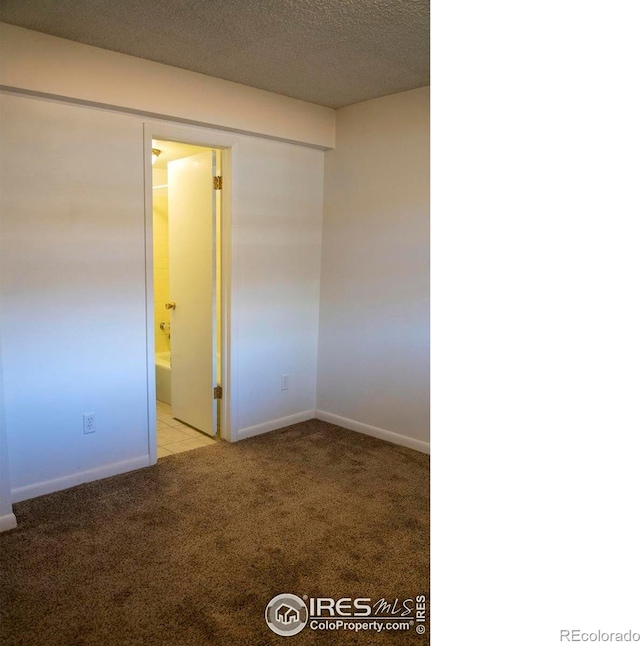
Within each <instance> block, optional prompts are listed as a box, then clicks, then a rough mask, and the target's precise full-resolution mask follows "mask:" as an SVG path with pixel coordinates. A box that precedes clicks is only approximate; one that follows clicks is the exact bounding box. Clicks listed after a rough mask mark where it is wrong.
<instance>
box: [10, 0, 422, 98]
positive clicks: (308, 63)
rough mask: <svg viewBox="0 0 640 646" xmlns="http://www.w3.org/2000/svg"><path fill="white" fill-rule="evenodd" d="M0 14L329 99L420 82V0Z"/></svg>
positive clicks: (264, 0) (13, 5) (200, 2)
mask: <svg viewBox="0 0 640 646" xmlns="http://www.w3.org/2000/svg"><path fill="white" fill-rule="evenodd" d="M0 20H2V21H3V22H6V23H9V24H12V25H18V26H20V27H26V28H27V29H33V30H35V31H41V32H45V33H47V34H52V35H54V36H60V37H61V38H67V39H70V40H75V41H78V42H81V43H86V44H88V45H94V46H96V47H102V48H104V49H111V50H114V51H117V52H122V53H125V54H131V55H132V56H138V57H140V58H146V59H149V60H152V61H157V62H159V63H165V64H167V65H173V66H175V67H181V68H183V69H187V70H192V71H195V72H201V73H203V74H208V75H210V76H215V77H217V78H222V79H227V80H229V81H236V82H237V83H243V84H245V85H251V86H253V87H257V88H261V89H263V90H269V91H270V92H277V93H278V94H284V95H286V96H290V97H294V98H296V99H302V100H303V101H310V102H311V103H317V104H320V105H325V106H329V107H332V108H338V107H342V106H345V105H350V104H352V103H357V102H359V101H365V100H367V99H372V98H375V97H379V96H384V95H387V94H393V93H395V92H402V91H404V90H410V89H413V88H416V87H422V86H425V85H429V0H1V5H0Z"/></svg>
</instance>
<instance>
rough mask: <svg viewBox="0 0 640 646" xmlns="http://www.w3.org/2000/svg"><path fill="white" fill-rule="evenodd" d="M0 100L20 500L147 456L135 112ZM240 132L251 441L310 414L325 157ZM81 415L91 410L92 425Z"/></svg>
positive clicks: (9, 384) (238, 199)
mask: <svg viewBox="0 0 640 646" xmlns="http://www.w3.org/2000/svg"><path fill="white" fill-rule="evenodd" d="M0 103H1V105H2V124H3V138H2V142H1V146H2V149H1V153H2V154H1V173H2V203H1V205H0V206H1V211H0V212H1V216H2V222H1V226H2V285H1V287H2V291H1V300H2V302H1V304H2V308H3V312H4V321H3V329H2V335H3V336H2V344H3V349H4V350H5V353H4V381H5V402H6V415H7V436H8V444H9V454H10V457H11V471H10V473H11V487H12V490H13V496H14V500H21V499H25V498H28V497H32V496H34V495H39V494H42V493H46V492H48V491H54V490H56V489H60V488H64V487H66V486H70V485H73V484H76V483H78V482H82V481H86V480H90V479H95V478H97V477H102V476H104V475H110V474H112V473H116V472H122V471H126V470H128V469H131V468H137V467H140V466H145V465H146V464H148V463H149V451H148V444H147V401H146V388H147V381H146V377H147V372H146V370H147V357H146V350H147V340H146V331H147V327H146V320H145V303H146V301H145V256H144V253H145V231H144V180H143V166H144V161H145V160H144V147H143V126H144V120H143V119H142V118H141V117H137V116H132V115H127V114H118V113H114V112H110V111H106V110H101V109H96V108H91V107H84V106H78V105H72V104H66V103H61V102H54V101H49V100H44V99H40V98H31V97H23V96H15V95H11V94H4V95H2V97H1V101H0ZM226 136H227V137H228V135H226ZM237 141H238V143H237V145H236V146H234V148H233V155H234V160H235V161H234V173H233V176H232V182H231V185H232V189H231V190H232V203H233V211H232V220H233V224H232V248H233V254H234V257H233V258H232V273H231V276H232V291H233V292H234V294H235V295H236V300H235V302H234V308H235V309H233V311H232V320H233V325H234V326H236V330H237V337H236V338H235V339H234V343H235V345H234V348H237V350H238V355H237V357H236V359H235V362H234V365H236V366H237V371H236V374H234V376H233V383H234V387H235V392H234V399H235V400H236V401H237V402H239V405H238V410H237V418H238V419H237V428H238V430H239V431H240V436H241V437H244V436H247V435H252V434H255V433H258V432H264V431H266V430H270V429H271V428H277V427H278V426H281V425H283V420H284V423H286V422H287V421H289V420H293V421H295V420H297V419H306V418H309V417H312V416H313V412H314V409H315V395H316V392H315V391H316V384H315V378H316V356H317V334H318V332H317V325H318V322H317V320H318V292H319V282H320V241H321V219H322V182H323V156H324V153H323V152H322V151H320V150H317V149H312V148H305V147H302V146H297V145H293V144H287V143H282V142H278V141H270V140H265V139H259V138H253V137H248V136H243V135H238V136H237ZM283 372H288V373H289V374H290V375H291V388H290V390H289V391H286V392H284V393H283V392H282V391H281V390H280V375H281V374H282V373H283ZM83 412H95V413H96V414H97V416H98V417H97V422H98V431H97V432H96V433H95V434H94V435H84V434H83V432H82V413H83Z"/></svg>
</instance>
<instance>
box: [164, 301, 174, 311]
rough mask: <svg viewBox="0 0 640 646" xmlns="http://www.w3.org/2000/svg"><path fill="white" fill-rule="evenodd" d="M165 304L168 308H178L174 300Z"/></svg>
mask: <svg viewBox="0 0 640 646" xmlns="http://www.w3.org/2000/svg"><path fill="white" fill-rule="evenodd" d="M164 306H165V307H166V308H167V309H168V310H175V309H176V304H175V303H174V302H173V301H169V302H168V303H165V304H164Z"/></svg>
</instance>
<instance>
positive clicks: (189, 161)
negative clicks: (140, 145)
mask: <svg viewBox="0 0 640 646" xmlns="http://www.w3.org/2000/svg"><path fill="white" fill-rule="evenodd" d="M152 151H153V152H152V160H153V168H152V180H153V181H152V187H153V189H152V204H153V225H152V228H153V236H152V237H153V284H154V290H153V305H154V306H153V311H154V326H153V329H154V350H155V352H154V356H155V377H156V380H155V381H156V425H157V455H158V458H162V457H166V456H168V455H171V454H173V453H181V452H184V451H188V450H191V449H195V448H200V447H203V446H207V445H209V444H212V443H214V442H215V441H217V439H218V437H219V435H220V410H219V408H220V407H219V406H218V398H219V397H220V396H221V387H222V370H221V367H222V361H221V348H222V343H221V329H222V325H221V317H222V306H221V303H222V299H221V293H222V290H221V278H222V275H221V274H222V263H221V255H222V254H221V199H220V188H221V182H220V175H219V172H220V162H221V159H220V156H221V153H220V150H217V149H214V148H210V147H205V146H196V145H192V144H186V143H180V142H176V141H169V140H162V139H153V141H152Z"/></svg>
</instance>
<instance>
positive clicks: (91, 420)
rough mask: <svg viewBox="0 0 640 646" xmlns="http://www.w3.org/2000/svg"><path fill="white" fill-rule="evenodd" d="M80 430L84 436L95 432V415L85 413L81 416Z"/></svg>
mask: <svg viewBox="0 0 640 646" xmlns="http://www.w3.org/2000/svg"><path fill="white" fill-rule="evenodd" d="M82 430H83V432H84V434H85V435H87V434H88V433H95V432H96V414H95V413H85V414H84V415H83V416H82Z"/></svg>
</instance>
